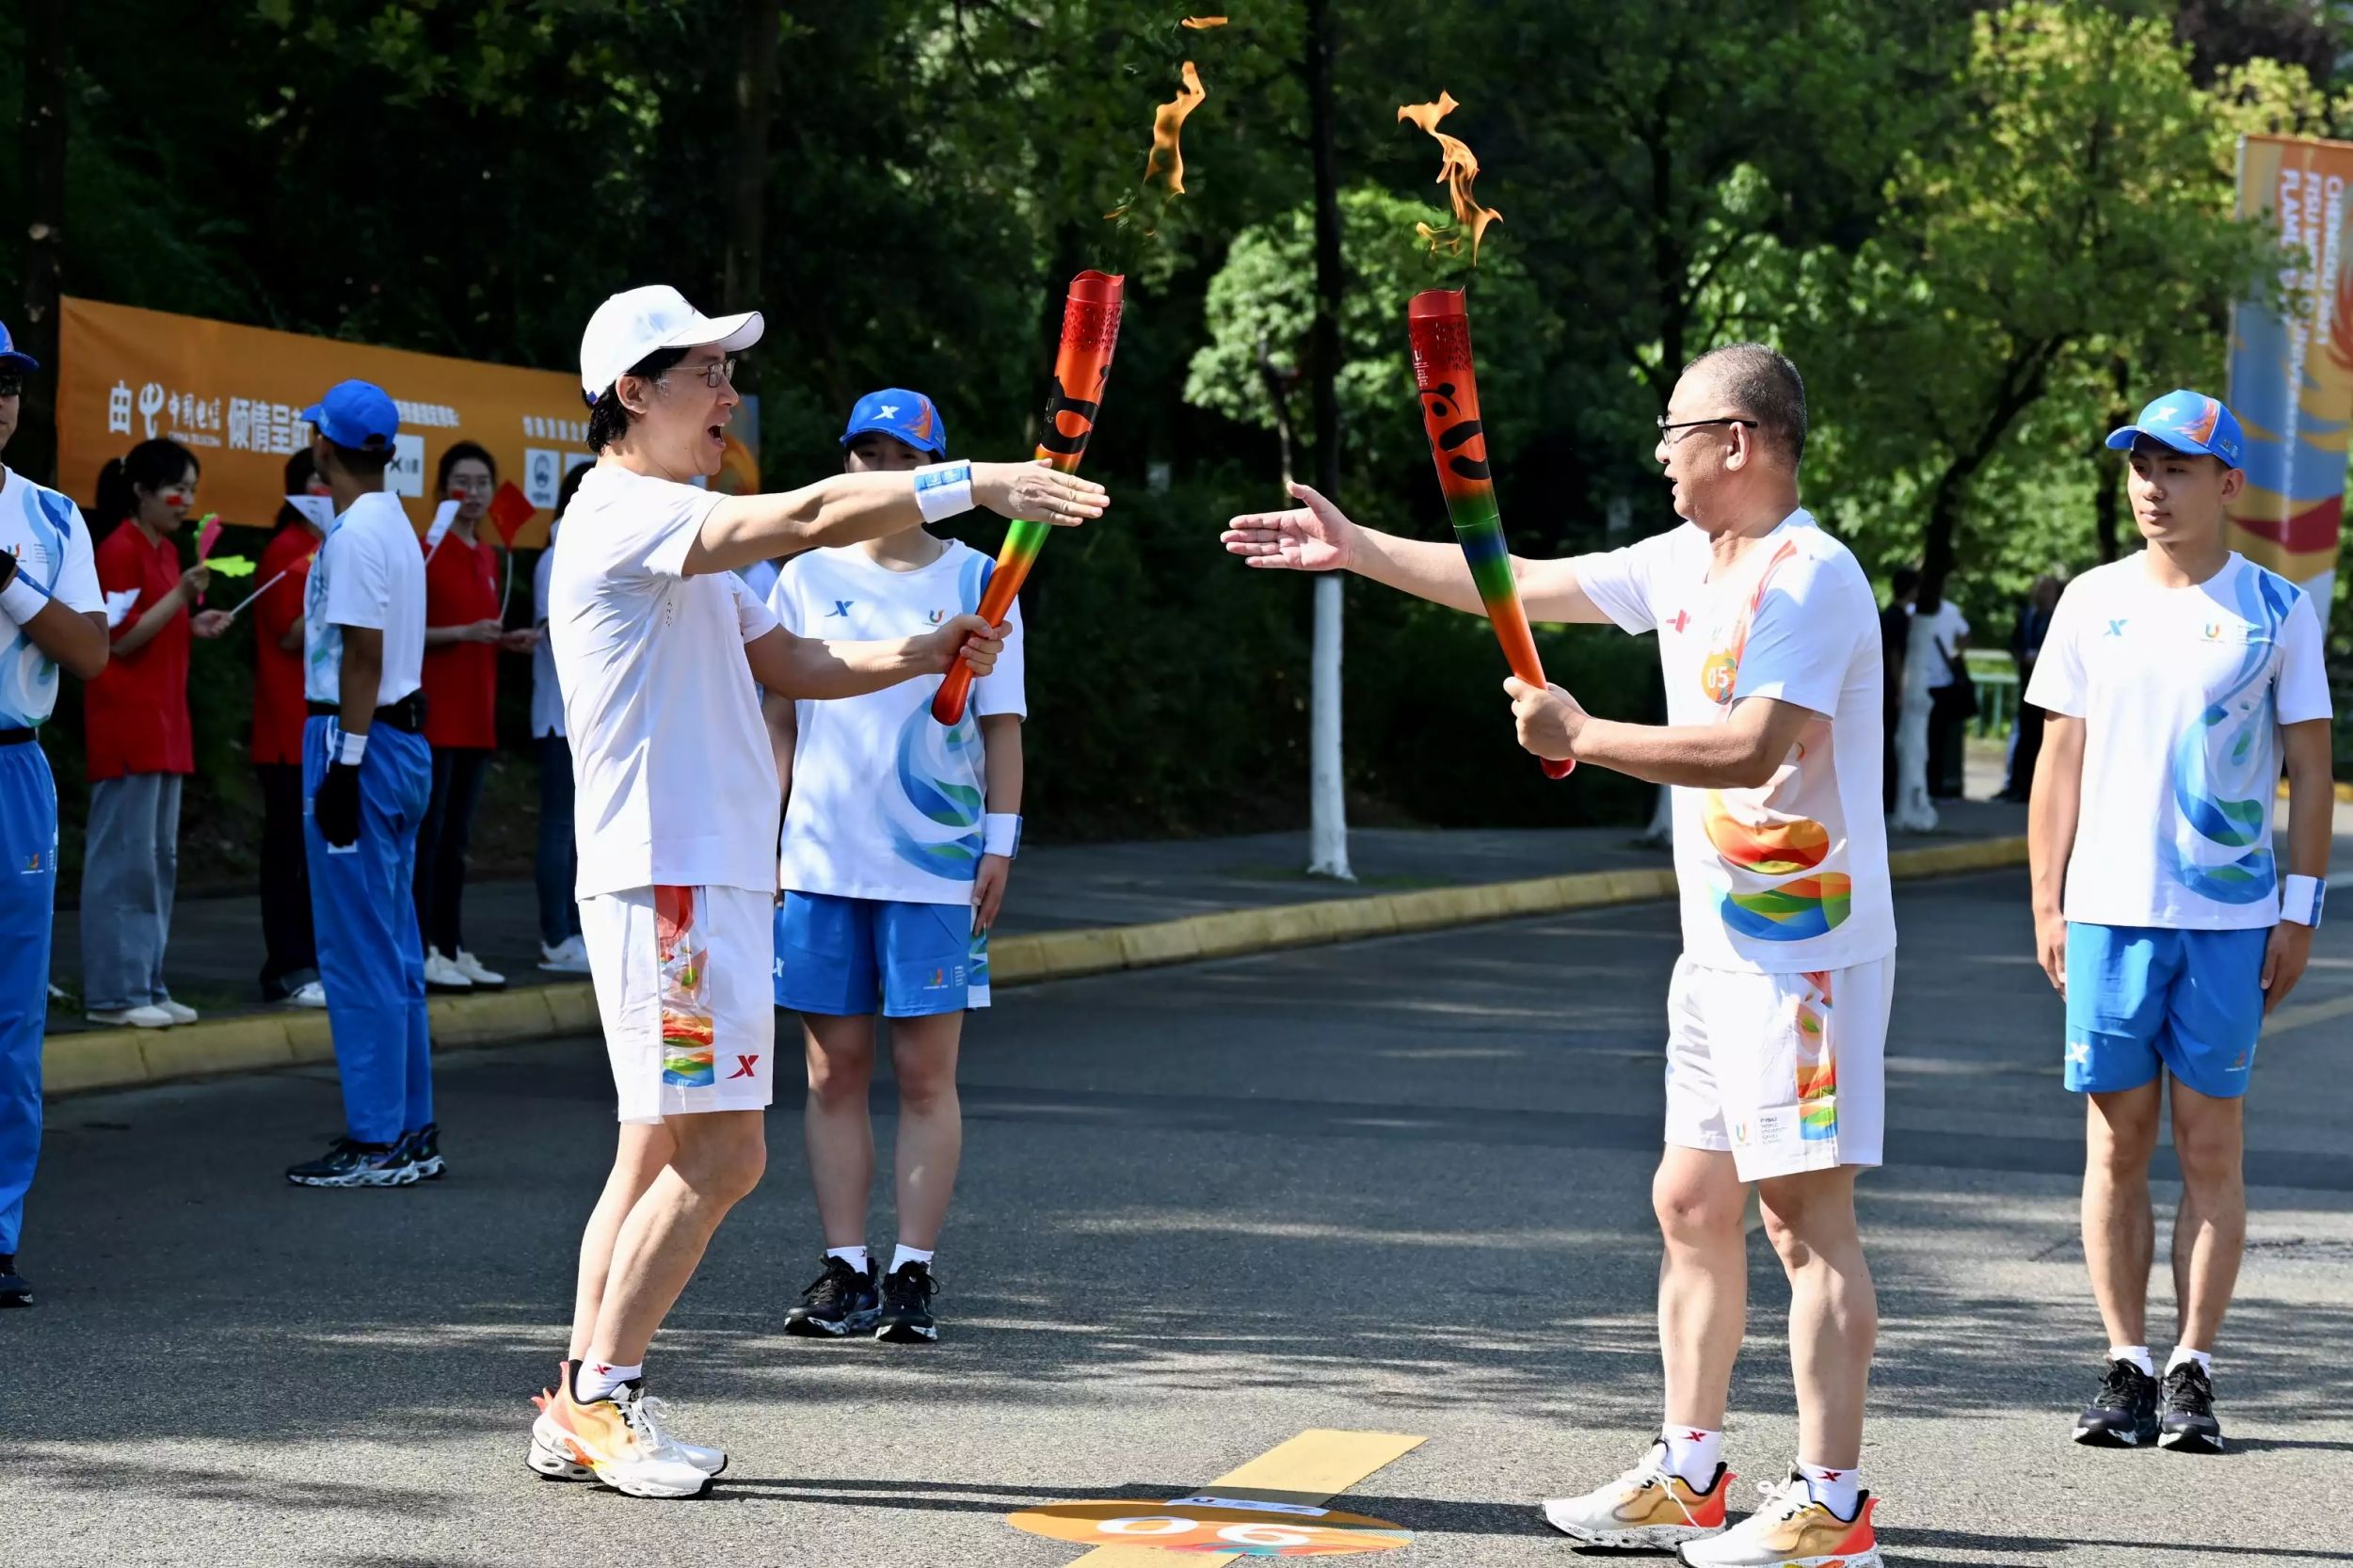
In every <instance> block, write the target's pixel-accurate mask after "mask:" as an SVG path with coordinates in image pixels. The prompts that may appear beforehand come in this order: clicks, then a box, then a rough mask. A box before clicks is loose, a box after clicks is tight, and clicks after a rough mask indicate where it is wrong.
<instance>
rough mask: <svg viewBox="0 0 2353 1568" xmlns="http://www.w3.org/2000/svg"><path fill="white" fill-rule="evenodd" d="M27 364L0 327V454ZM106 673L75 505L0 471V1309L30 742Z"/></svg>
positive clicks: (51, 785) (33, 799)
mask: <svg viewBox="0 0 2353 1568" xmlns="http://www.w3.org/2000/svg"><path fill="white" fill-rule="evenodd" d="M38 370H40V364H39V363H38V362H37V361H36V360H34V359H33V357H32V356H31V355H29V354H20V353H18V352H17V350H16V344H15V343H14V342H13V341H12V340H11V339H10V338H9V336H8V328H6V327H0V448H4V447H6V446H7V445H8V438H9V437H11V436H13V435H15V434H16V421H17V411H18V408H20V406H21V399H22V398H23V396H24V377H25V376H29V375H31V374H33V373H34V372H36V371H38ZM59 665H63V666H64V667H65V668H67V669H69V670H72V672H73V673H74V674H75V675H77V676H79V677H80V678H81V679H83V680H93V679H95V678H96V676H97V675H98V673H99V672H100V671H101V670H103V669H104V668H105V667H106V601H105V599H104V597H103V596H102V595H101V594H100V593H99V591H98V568H97V567H96V565H95V564H94V563H93V561H92V558H91V551H90V542H89V528H88V525H86V524H85V523H84V522H83V521H82V512H81V508H79V507H77V506H75V505H74V504H73V503H72V502H71V501H69V500H67V499H66V498H65V497H64V496H62V495H59V494H58V493H57V492H56V491H55V490H53V489H50V488H46V487H44V486H40V485H36V484H34V483H33V482H32V481H31V480H29V479H27V478H25V477H24V475H23V474H21V473H18V472H14V471H13V470H10V469H8V468H5V467H0V854H4V855H6V856H7V857H8V864H9V865H10V866H12V867H13V868H15V874H14V875H12V876H0V1307H8V1306H30V1305H32V1304H33V1287H32V1283H31V1282H30V1281H28V1280H27V1279H25V1277H24V1275H23V1274H20V1273H18V1272H16V1249H17V1242H18V1240H19V1238H20V1236H21V1234H22V1232H23V1229H24V1194H25V1192H26V1191H27V1190H28V1189H30V1188H31V1186H32V1185H33V1168H34V1166H35V1165H36V1163H38V1161H39V1160H40V1051H41V1043H42V1040H43V1038H44V1037H45V1035H46V1033H47V1032H48V1025H49V941H50V937H51V936H52V934H53V932H54V930H55V927H56V906H57V786H56V780H54V779H53V778H52V777H51V776H50V773H49V757H48V754H47V753H46V752H43V751H42V750H41V749H40V744H39V743H38V742H37V741H35V740H34V732H35V731H36V730H38V729H39V728H40V726H41V725H43V724H45V723H46V722H48V719H49V715H50V713H51V712H53V711H54V710H55V708H56V701H57V669H58V666H59Z"/></svg>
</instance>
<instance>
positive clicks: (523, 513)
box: [490, 479, 538, 550]
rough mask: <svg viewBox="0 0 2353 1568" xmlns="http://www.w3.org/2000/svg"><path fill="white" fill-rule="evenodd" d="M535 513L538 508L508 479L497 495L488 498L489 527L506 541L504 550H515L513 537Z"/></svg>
mask: <svg viewBox="0 0 2353 1568" xmlns="http://www.w3.org/2000/svg"><path fill="white" fill-rule="evenodd" d="M537 511H538V508H537V507H536V506H534V505H533V504H531V498H530V497H529V496H527V495H525V494H523V492H522V490H521V488H520V487H518V486H517V485H516V484H515V482H514V481H513V480H511V479H510V480H508V481H507V482H506V483H505V484H504V485H501V486H500V487H499V493H498V494H496V495H494V496H492V497H491V498H490V525H491V526H492V527H494V528H496V529H497V530H498V531H499V537H500V538H502V539H504V540H505V541H506V548H507V549H509V550H512V549H514V548H515V536H516V535H517V534H520V533H521V532H522V526H523V524H524V523H526V522H529V521H530V520H531V519H532V516H533V514H534V513H536V512H537Z"/></svg>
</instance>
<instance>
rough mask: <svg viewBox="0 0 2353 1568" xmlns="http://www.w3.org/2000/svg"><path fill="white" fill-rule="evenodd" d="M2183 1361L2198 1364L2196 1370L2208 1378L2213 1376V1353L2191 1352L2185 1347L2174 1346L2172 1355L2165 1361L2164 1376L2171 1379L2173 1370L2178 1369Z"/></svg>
mask: <svg viewBox="0 0 2353 1568" xmlns="http://www.w3.org/2000/svg"><path fill="white" fill-rule="evenodd" d="M2185 1361H2195V1362H2196V1363H2198V1369H2199V1370H2200V1371H2201V1372H2203V1373H2205V1374H2206V1375H2207V1376H2208V1377H2212V1376H2214V1352H2211V1351H2193V1350H2191V1349H2190V1348H2189V1347H2188V1346H2187V1345H2176V1346H2174V1347H2173V1353H2172V1354H2171V1355H2169V1356H2168V1357H2166V1359H2165V1375H2166V1376H2168V1377H2171V1376H2172V1375H2173V1368H2176V1367H2179V1366H2180V1365H2181V1364H2182V1363H2183V1362H2185Z"/></svg>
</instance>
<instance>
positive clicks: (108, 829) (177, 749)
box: [82, 440, 229, 1029]
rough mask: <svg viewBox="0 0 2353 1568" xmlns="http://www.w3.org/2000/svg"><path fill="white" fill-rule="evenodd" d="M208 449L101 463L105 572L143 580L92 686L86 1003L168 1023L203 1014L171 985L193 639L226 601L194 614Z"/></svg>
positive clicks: (150, 445) (105, 1011) (168, 447)
mask: <svg viewBox="0 0 2353 1568" xmlns="http://www.w3.org/2000/svg"><path fill="white" fill-rule="evenodd" d="M197 479H198V469H197V462H196V457H195V456H194V455H193V454H192V453H190V452H189V451H188V449H187V448H186V447H184V446H182V445H181V444H180V443H179V442H177V441H171V440H144V441H141V442H139V444H138V445H136V446H135V447H133V448H132V449H131V450H130V451H129V452H128V453H127V454H125V455H124V456H120V457H116V458H111V459H109V460H108V461H107V464H106V466H105V468H104V470H102V471H101V472H100V473H99V475H98V503H97V505H96V507H95V509H94V511H93V514H92V515H93V516H94V517H95V518H96V527H97V528H98V529H99V530H100V531H101V532H104V530H106V529H108V528H111V529H112V530H113V531H112V532H111V533H105V535H104V538H102V539H101V540H100V542H99V545H98V549H97V552H96V553H97V562H98V585H99V587H100V589H101V590H102V591H104V593H105V594H106V595H107V596H108V597H109V598H110V599H114V598H117V597H118V596H121V595H125V594H129V593H132V592H133V591H135V590H136V594H137V598H136V600H132V601H131V603H130V604H129V607H128V608H127V610H126V611H125V612H124V614H123V615H122V616H121V618H120V620H117V621H115V623H114V628H113V635H114V650H113V655H112V657H111V658H109V659H108V660H107V662H106V667H105V669H104V671H102V672H101V673H100V674H99V676H98V678H97V679H96V680H92V681H91V682H90V683H89V685H88V688H87V690H86V692H85V694H84V697H83V715H84V722H83V730H84V741H85V744H86V745H87V747H88V758H89V780H90V802H89V826H88V833H87V834H86V836H85V842H84V847H83V851H82V1005H83V1010H84V1011H85V1012H86V1013H87V1014H88V1016H89V1020H90V1021H91V1022H92V1023H101V1024H130V1025H133V1026H135V1027H136V1028H140V1029H168V1028H169V1027H170V1026H171V1025H173V1024H176V1023H193V1022H195V1021H196V1010H195V1009H194V1008H192V1007H184V1006H182V1005H181V1004H180V1003H178V1002H176V1001H174V1000H171V993H170V991H169V990H168V989H167V988H166V986H165V984H164V946H165V943H166V942H167V941H168V938H169V936H170V935H171V899H172V890H173V885H174V883H175V882H176V881H177V879H178V874H179V862H180V780H181V779H182V778H183V777H184V776H187V775H188V774H190V773H193V772H194V771H195V770H196V763H195V755H194V749H195V748H194V743H193V739H192V737H191V735H190V732H189V728H188V648H189V639H190V638H191V637H192V636H196V637H217V636H219V635H220V634H221V632H223V631H225V630H226V629H227V628H228V625H229V614H228V612H227V611H225V610H206V611H204V612H202V613H201V614H199V615H196V616H191V615H190V614H189V606H190V605H191V604H193V603H194V602H195V600H196V599H197V596H198V595H200V594H201V593H202V592H203V591H204V589H205V587H206V586H207V585H208V584H209V583H210V582H211V579H212V573H211V572H210V571H209V570H207V569H206V568H203V567H195V568H191V569H189V570H187V571H182V570H181V569H180V546H179V544H178V542H177V540H176V538H175V536H177V535H178V534H179V532H180V530H181V528H182V526H183V525H184V523H185V522H186V520H187V517H188V514H189V513H190V512H191V511H193V510H194V509H195V506H196V485H197Z"/></svg>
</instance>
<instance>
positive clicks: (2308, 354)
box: [2228, 136, 2353, 624]
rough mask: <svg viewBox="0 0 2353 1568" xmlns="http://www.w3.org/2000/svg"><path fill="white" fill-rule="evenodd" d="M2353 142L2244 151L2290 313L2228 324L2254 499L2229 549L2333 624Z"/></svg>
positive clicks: (2348, 349) (2241, 182)
mask: <svg viewBox="0 0 2353 1568" xmlns="http://www.w3.org/2000/svg"><path fill="white" fill-rule="evenodd" d="M2349 185H2353V142H2342V141H2313V140H2308V139H2304V138H2300V137H2294V136H2246V137H2242V138H2241V139H2240V141H2239V161H2238V216H2241V217H2242V218H2254V219H2258V220H2260V221H2262V222H2264V223H2265V224H2266V225H2268V226H2269V228H2270V230H2271V232H2272V233H2273V234H2274V235H2275V236H2276V237H2277V239H2278V241H2279V246H2280V273H2279V280H2280V284H2281V292H2282V294H2283V296H2284V301H2283V305H2282V308H2281V309H2280V310H2278V311H2274V310H2273V309H2271V308H2270V307H2269V306H2267V305H2264V304H2259V303H2256V302H2252V301H2243V302H2241V303H2240V304H2239V305H2238V306H2237V307H2236V308H2235V309H2233V311H2232V312H2231V384H2230V392H2229V397H2228V401H2229V402H2230V405H2231V408H2232V410H2233V412H2234V413H2236V414H2237V415H2238V417H2239V423H2240V424H2243V425H2245V426H2246V427H2247V488H2246V489H2245V490H2244V491H2243V492H2241V494H2240V496H2239V500H2238V504H2237V505H2236V506H2235V507H2233V509H2232V518H2231V544H2232V548H2233V549H2234V550H2237V551H2238V552H2240V553H2241V554H2244V555H2245V556H2247V557H2248V559H2249V560H2251V561H2256V562H2259V563H2260V564H2262V565H2264V566H2266V567H2269V568H2271V569H2272V570H2274V571H2276V572H2279V573H2280V574H2281V576H2283V577H2286V578H2288V579H2289V580H2290V581H2291V582H2295V583H2298V584H2302V585H2303V587H2304V588H2305V590H2306V591H2307V592H2309V593H2311V594H2312V595H2313V597H2314V599H2315V600H2317V602H2318V605H2319V608H2320V612H2321V620H2322V622H2323V623H2324V624H2325V623H2326V622H2327V620H2328V618H2329V609H2328V607H2329V598H2330V595H2331V594H2332V593H2333V591H2334V589H2335V584H2336V570H2337V549H2338V539H2339V532H2340V525H2341V524H2342V522H2343V520H2344V516H2345V438H2346V435H2347V433H2348V427H2353V273H2348V272H2347V271H2346V269H2345V262H2346V259H2347V258H2346V245H2345V241H2346V232H2345V224H2346V222H2347V221H2348V219H2353V205H2348V203H2347V201H2346V200H2345V199H2346V196H2347V194H2348V186H2349Z"/></svg>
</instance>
